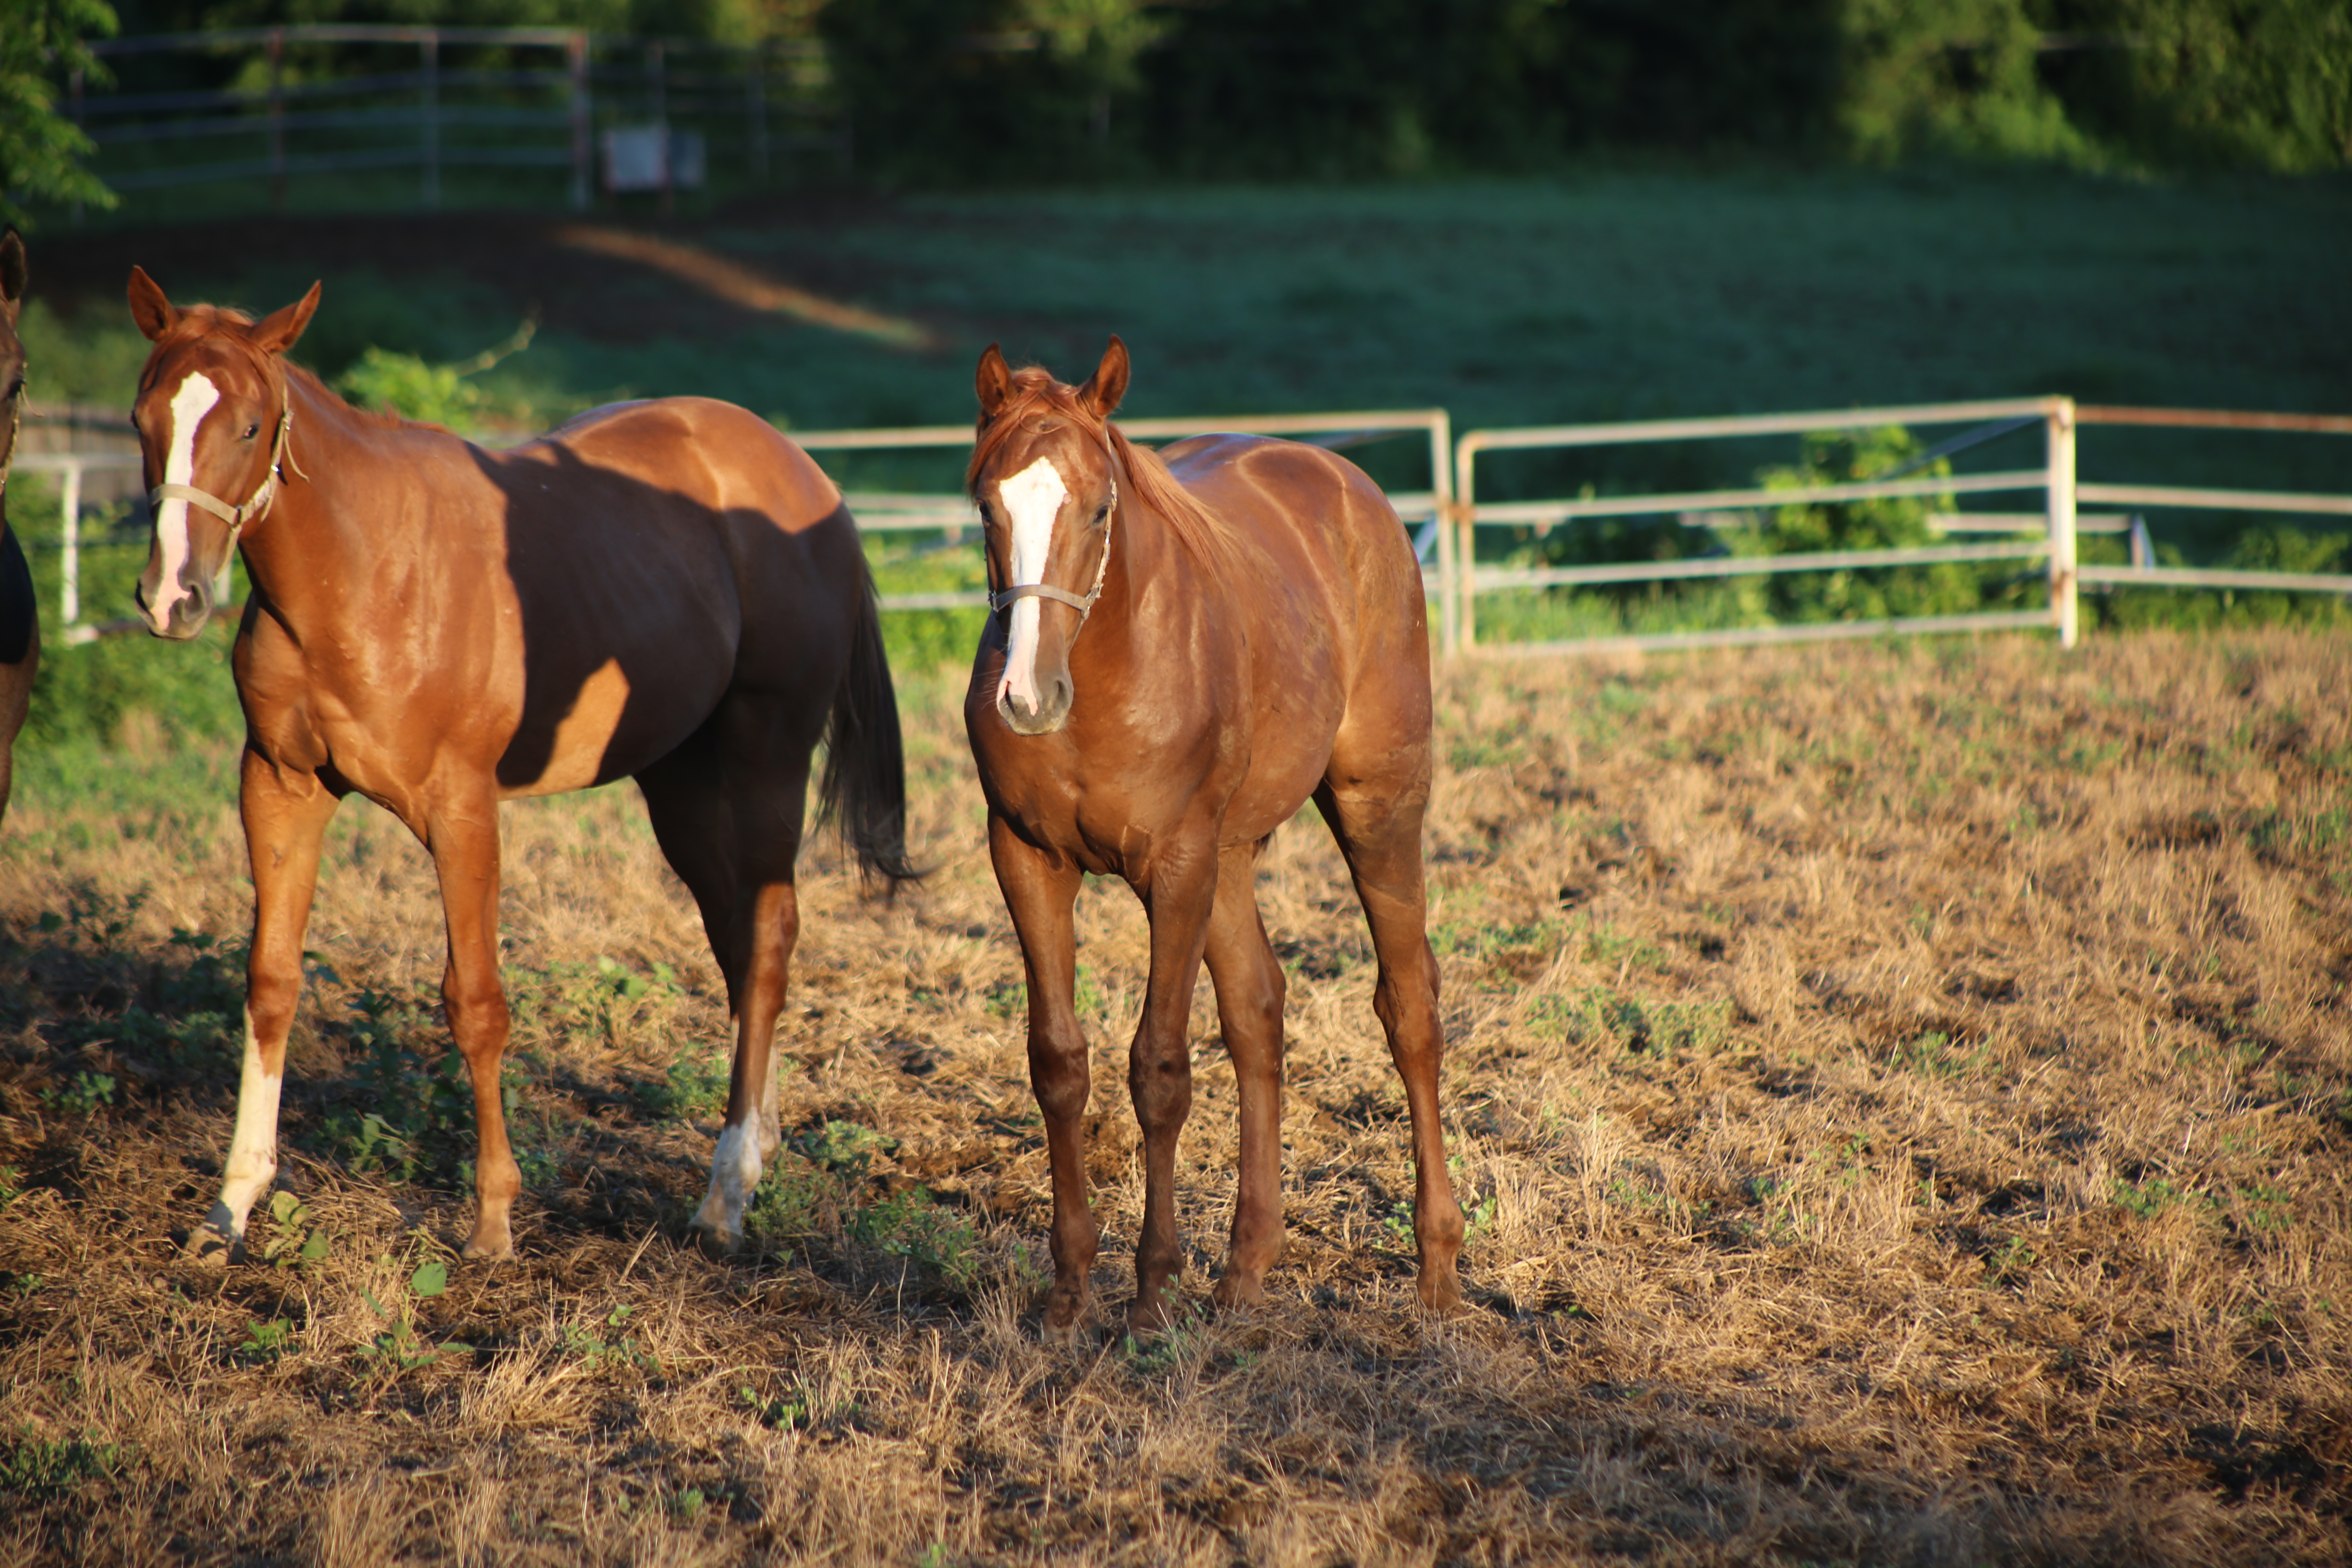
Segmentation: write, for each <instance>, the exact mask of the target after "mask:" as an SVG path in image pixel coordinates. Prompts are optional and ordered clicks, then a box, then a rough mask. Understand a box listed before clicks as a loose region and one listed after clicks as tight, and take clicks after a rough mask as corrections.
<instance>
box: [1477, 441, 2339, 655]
mask: <svg viewBox="0 0 2352 1568" xmlns="http://www.w3.org/2000/svg"><path fill="white" fill-rule="evenodd" d="M1955 424H1969V425H1973V426H1974V428H1972V429H1969V430H1967V431H1964V432H1963V433H1962V434H1960V435H1958V436H1957V437H1952V438H1950V439H1948V440H1946V441H1943V442H1941V443H1938V444H1937V445H1936V446H1933V447H1929V448H1927V450H1926V451H1925V452H1922V453H1920V454H1919V455H1918V456H1917V457H1916V458H1913V459H1911V460H1910V461H1909V462H1908V463H1906V464H1905V465H1904V466H1903V468H1901V469H1900V470H1898V472H1904V473H1907V472H1911V471H1915V470H1916V469H1917V468H1922V467H1925V466H1926V465H1927V464H1928V463H1930V462H1932V461H1935V460H1936V459H1937V458H1947V457H1951V456H1956V455H1958V453H1960V452H1962V451H1965V450H1968V449H1969V448H1971V447H1977V446H1980V445H1985V444H1987V443H1990V442H1993V441H1997V440H2000V439H2001V438H2002V437H2009V436H2012V435H2016V434H2021V433H2023V432H2024V431H2026V430H2028V429H2030V428H2032V426H2037V425H2038V426H2040V427H2041V429H2042V461H2041V462H2040V463H2039V464H2038V465H2037V466H2035V467H2032V468H2008V469H1997V470H1993V471H1990V472H1983V473H1965V474H1949V475H1944V476H1938V477H1931V478H1923V479H1903V478H1899V477H1895V476H1894V475H1889V476H1886V477H1882V478H1878V479H1864V480H1858V481H1853V482H1849V483H1842V484H1823V485H1811V486H1771V487H1745V488H1739V489H1716V490H1698V491H1686V492H1681V493H1656V494H1648V495H1629V496H1608V497H1598V498H1596V497H1589V496H1580V497H1577V498H1574V499H1564V500H1518V501H1502V502H1484V503H1482V502H1480V501H1479V500H1478V499H1477V463H1478V458H1479V455H1480V454H1481V453H1486V452H1504V451H1530V450H1537V449H1543V448H1551V449H1563V448H1570V447H1605V446H1620V445H1628V444H1634V443H1646V442H1660V441H1694V440H1722V439H1726V438H1733V437H1752V436H1768V435H1782V434H1807V433H1813V432H1820V431H1851V430H1866V429H1872V428H1876V427H1882V426H1906V427H1909V426H1937V425H1955ZM2085 424H2105V425H2140V426H2169V427H2173V428H2191V429H2247V430H2274V431H2299V432H2307V433H2322V434H2336V435H2345V434H2352V418H2345V417H2338V416H2326V415H2277V414H2243V413H2230V412H2220V411H2209V410H2197V409H2152V408H2109V407H2089V408H2077V407H2076V405H2075V404H2074V400H2073V399H2072V398H2067V397H2037V398H2016V399H2005V400H1996V401H1987V402H1977V403H1942V404H1920V405H1905V406H1897V407H1886V408H1849V409H1834V410H1822V411H1820V412H1817V413H1810V414H1767V415H1749V416H1732V417H1727V418H1717V419H1664V420H1647V421H1639V422H1632V423H1620V424H1609V425H1566V426H1545V427H1538V428H1528V429H1513V430H1473V431H1470V432H1469V433H1467V434H1465V436H1464V437H1462V440H1461V442H1460V443H1459V445H1458V446H1457V447H1455V452H1454V470H1455V485H1456V494H1457V499H1456V500H1455V502H1454V507H1453V509H1452V511H1451V513H1450V516H1451V518H1452V520H1453V522H1454V528H1453V530H1452V532H1453V533H1454V549H1453V551H1452V552H1450V558H1451V559H1452V560H1454V561H1458V562H1459V563H1461V566H1460V568H1459V569H1457V570H1454V571H1453V572H1451V573H1450V574H1449V575H1448V577H1447V581H1446V589H1445V591H1446V593H1447V595H1448V598H1449V601H1450V608H1451V613H1450V614H1449V615H1448V616H1446V618H1445V641H1444V647H1445V650H1446V651H1447V652H1448V653H1469V652H1475V651H1477V649H1478V647H1479V645H1478V640H1477V599H1478V595H1479V594H1480V593H1481V592H1507V591H1513V590H1518V591H1526V590H1535V589H1548V588H1555V587H1569V586H1578V585H1585V584H1622V583H1643V582H1666V581H1674V580H1689V579H1693V578H1706V577H1716V578H1725V577H1733V576H1748V575H1766V574H1783V573H1799V572H1829V571H1848V570H1871V569H1876V568H1885V567H1893V566H1912V565H1929V564H1934V563H1942V562H1981V561H2000V560H2018V561H2034V560H2038V561H2041V562H2042V563H2043V564H2044V569H2045V571H2046V574H2047V577H2048V582H2049V594H2050V597H2049V605H2048V607H2047V608H2046V609H2036V610H2023V611H1984V612H1978V613H1974V614H1969V615H1952V616H1904V617H1895V618H1890V619H1879V620H1851V621H1831V622H1816V623H1801V624H1782V625H1773V626H1742V627H1733V628H1727V629H1722V630H1715V631H1700V632H1661V633H1655V634H1650V635H1644V636H1633V637H1587V638H1577V639H1573V640H1568V641H1559V642H1538V643H1515V644H1508V645H1505V648H1507V650H1508V651H1511V652H1515V653H1583V652H1600V651H1606V650H1611V649H1620V648H1643V649H1652V648H1675V647H1736V646H1741V645H1752V644H1760V643H1777V642H1811V641H1818V640H1822V639H1825V638H1835V637H1881V636H1890V635H1906V634H1920V633H1931V632H1952V631H1973V630H1990V629H1998V628H2001V627H2014V626H2049V627H2051V628H2052V629H2053V630H2054V631H2055V632H2056V633H2057V634H2058V640H2059V642H2060V644H2061V645H2062V646H2063V647H2074V645H2075V643H2076V641H2077V640H2078V639H2079V637H2080V636H2081V616H2080V607H2079V601H2078V597H2077V595H2078V592H2079V590H2080V587H2081V585H2082V584H2084V583H2094V584H2135V585H2141V586H2148V587H2212V588H2231V589H2237V588H2245V589H2270V590H2291V591H2305V592H2315V593H2330V594H2347V595H2352V575H2344V574H2312V573H2305V574H2293V573H2278V572H2242V571H2229V570H2221V569H2207V568H2198V567H2166V566H2158V565H2157V564H2156V563H2155V558H2154V551H2153V550H2152V549H2151V547H2150V546H2149V543H2148V537H2147V530H2146V527H2145V524H2144V523H2143V522H2142V521H2141V520H2140V519H2138V518H2137V517H2136V516H2122V515H2114V514H2101V515H2095V516H2081V515H2078V514H2077V511H2076V508H2077V507H2078V505H2080V504H2081V503H2084V502H2091V503H2094V504H2101V503H2104V504H2106V505H2110V506H2135V507H2148V508H2155V507H2181V508H2199V509H2221V510H2247V511H2273V512H2291V513H2298V514H2305V515H2312V514H2318V515H2333V516H2352V496H2346V495H2315V494H2294V493H2287V492H2282V491H2273V490H2241V489H2194V488H2189V487H2184V486H2171V485H2144V484H2111V483H2084V482H2083V481H2082V480H2081V479H2080V478H2079V477H2078V475H2077V473H2076V467H2077V465H2076V432H2077V430H2078V428H2079V426H2083V425H2085ZM2004 492H2006V493H2012V494H2013V493H2019V492H2030V493H2034V494H2036V495H2037V496H2038V498H2039V500H2040V501H2041V506H2040V507H2039V509H2038V510H2035V511H2033V512H2031V513H2018V512H1966V511H1952V510H1947V511H1943V512H1939V513H1937V514H1935V515H1934V516H1933V517H1932V518H1931V520H1930V521H1931V522H1933V523H1934V524H1936V525H1937V526H1938V527H1939V528H1940V529H1941V530H1942V531H1944V532H1946V533H1947V534H1950V533H1988V532H2004V533H2012V534H2015V533H2018V532H2021V531H2031V532H2032V534H2035V535H2038V537H2012V538H2010V539H2007V540H2002V541H1998V542H1990V543H1982V544H1976V543H1968V544H1929V545H1917V546H1911V547H1907V548H1900V549H1880V550H1853V551H1822V552H1810V553H1788V554H1778V555H1750V556H1742V555H1718V556H1709V557H1702V558H1699V559H1696V560H1685V561H1658V562H1632V563H1612V564H1607V565H1594V566H1561V567H1510V566H1492V567H1486V566H1479V565H1478V564H1477V552H1476V543H1477V531H1478V530H1479V529H1480V528H1482V527H1496V526H1520V527H1523V526H1526V525H1528V524H1530V523H1533V524H1537V525H1538V526H1543V525H1550V524H1556V523H1559V522H1563V521H1572V520H1578V519H1584V518H1600V517H1633V516H1644V515H1648V516H1656V515H1660V514H1680V513H1690V512H1699V513H1705V512H1710V511H1716V512H1720V511H1726V510H1734V509H1739V508H1773V507H1783V506H1792V505H1802V504H1806V503H1809V502H1821V501H1832V502H1834V501H1853V500H1882V499H1891V498H1895V497H1918V498H1927V499H1932V500H1941V501H1945V502H1947V503H1948V502H1949V501H1950V500H1952V499H1954V498H1957V497H1959V496H1969V495H1990V494H2001V493H2004ZM2085 531H2103V532H2118V533H2125V534H2127V535H2128V536H2129V538H2130V541H2131V545H2132V563H2131V564H2130V565H2129V566H2101V565H2091V566H2084V565H2083V564H2082V563H2081V562H2080V561H2079V560H2078V558H2077V550H2076V541H2077V538H2078V536H2079V535H2080V534H2081V533H2083V532H2085ZM1496 651H1503V650H1502V649H1498V650H1496Z"/></svg>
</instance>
